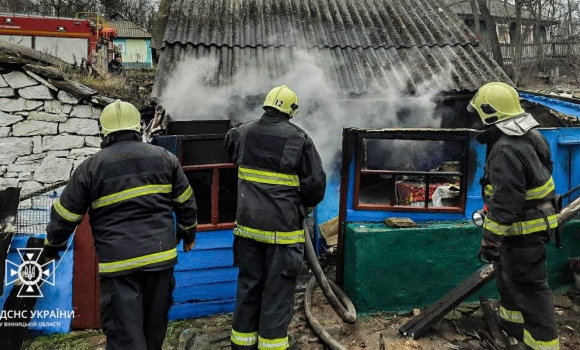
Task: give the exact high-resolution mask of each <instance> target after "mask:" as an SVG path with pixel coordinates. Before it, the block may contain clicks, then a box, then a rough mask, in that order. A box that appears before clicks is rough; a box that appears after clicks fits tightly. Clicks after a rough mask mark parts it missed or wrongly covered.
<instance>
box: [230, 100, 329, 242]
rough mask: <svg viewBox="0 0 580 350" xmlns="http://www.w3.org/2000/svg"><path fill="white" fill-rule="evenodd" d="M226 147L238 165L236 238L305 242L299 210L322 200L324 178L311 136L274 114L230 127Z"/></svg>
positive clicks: (275, 112) (270, 112)
mask: <svg viewBox="0 0 580 350" xmlns="http://www.w3.org/2000/svg"><path fill="white" fill-rule="evenodd" d="M225 148H226V150H227V151H228V153H229V155H230V158H231V159H232V162H233V163H234V164H236V165H238V203H237V206H238V207H237V215H236V228H235V229H234V234H235V235H237V236H240V237H245V238H250V239H254V240H256V241H259V242H264V243H271V244H293V243H300V242H304V231H303V230H302V216H301V213H300V206H301V205H303V206H305V207H308V208H313V207H315V206H316V205H317V204H318V203H320V201H322V199H323V198H324V191H325V188H326V174H325V173H324V170H323V168H322V162H321V160H320V156H319V155H318V152H317V151H316V148H315V147H314V143H313V142H312V140H311V139H310V137H309V136H308V135H307V134H306V133H305V132H304V131H302V130H301V129H300V128H298V127H297V126H295V125H294V124H292V123H290V121H289V118H288V117H287V116H284V114H282V113H279V112H277V111H267V112H266V113H264V115H263V116H262V118H261V119H259V120H254V121H251V122H248V123H245V124H242V125H240V126H238V127H236V128H233V129H231V130H230V131H229V132H228V134H227V135H226V140H225Z"/></svg>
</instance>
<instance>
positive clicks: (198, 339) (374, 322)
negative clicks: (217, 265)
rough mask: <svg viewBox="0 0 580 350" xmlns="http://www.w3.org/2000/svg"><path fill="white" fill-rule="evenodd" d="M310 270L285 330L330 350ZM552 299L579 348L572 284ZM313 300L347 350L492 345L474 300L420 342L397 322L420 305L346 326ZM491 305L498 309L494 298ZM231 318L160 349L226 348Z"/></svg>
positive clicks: (91, 341) (50, 342)
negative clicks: (321, 332) (316, 326)
mask: <svg viewBox="0 0 580 350" xmlns="http://www.w3.org/2000/svg"><path fill="white" fill-rule="evenodd" d="M334 258H335V257H334V256H333V255H332V254H327V255H323V256H322V257H321V265H322V267H323V270H324V271H325V273H326V274H327V276H328V277H329V278H332V277H333V275H334V270H335V268H334V266H335V265H334ZM308 272H309V270H308V267H307V266H306V264H305V265H304V267H303V274H302V275H301V276H300V277H299V279H298V283H297V286H296V290H297V293H296V301H295V307H294V317H293V319H292V323H291V325H290V329H289V334H290V336H291V344H295V345H298V346H299V347H300V349H301V350H326V349H328V348H327V347H325V346H324V344H323V343H322V342H321V340H320V339H319V338H318V336H317V335H316V334H315V333H314V331H313V330H312V328H311V327H310V325H309V323H308V320H307V319H306V314H305V312H304V289H305V287H306V283H307V282H308V280H309V279H310V275H309V274H308ZM492 283H493V282H492ZM553 297H554V304H555V307H556V314H557V318H558V325H559V328H560V342H561V347H560V348H561V349H563V350H564V349H570V350H572V349H580V291H578V290H577V289H576V288H574V287H571V288H570V289H569V290H568V291H563V292H553ZM312 304H313V308H312V309H313V313H314V315H315V317H316V318H317V319H318V321H319V322H320V324H322V325H323V326H324V327H325V328H326V329H327V330H328V332H329V333H330V334H331V335H332V336H333V337H334V338H335V339H337V340H338V341H339V342H340V343H341V344H342V345H343V346H344V347H345V348H346V349H349V350H351V349H352V350H362V349H365V350H366V349H373V350H374V349H377V350H379V349H381V345H380V344H381V338H382V339H383V340H382V342H383V343H384V349H385V350H388V349H393V350H439V349H459V350H484V349H490V347H486V346H485V345H484V344H483V343H481V342H480V341H479V336H478V334H477V332H478V331H481V329H482V328H486V326H485V321H484V318H483V313H482V311H481V309H480V308H479V305H478V304H473V303H471V304H462V305H460V306H459V307H457V308H456V309H454V310H452V311H451V312H450V313H449V314H448V315H446V316H445V317H444V318H443V319H442V320H441V321H440V322H438V323H437V324H436V325H435V326H434V327H432V329H431V330H430V331H429V333H428V334H427V335H425V336H424V337H422V338H420V339H418V340H412V339H409V338H403V337H401V336H400V335H399V332H398V329H399V327H400V326H402V325H403V324H405V323H406V322H407V321H409V320H410V319H411V318H412V317H413V316H414V315H418V314H419V313H420V310H418V309H415V310H413V313H412V314H403V315H398V314H393V313H377V314H372V315H359V316H358V319H357V321H356V323H355V324H345V323H343V322H342V320H341V319H340V317H338V316H337V315H336V314H335V312H334V311H333V310H332V308H331V307H330V306H329V305H328V303H327V302H326V299H325V297H324V295H323V294H322V292H321V291H320V289H316V290H315V291H314V295H313V303H312ZM492 304H493V306H494V307H496V305H495V304H496V303H495V302H494V303H492ZM231 322H232V315H231V314H221V315H215V316H211V317H206V318H198V319H192V320H182V321H176V322H170V324H169V327H168V330H167V337H166V340H165V344H164V346H163V350H194V349H195V350H213V349H228V348H229V346H230V342H229V336H230V329H231ZM23 349H28V350H44V349H51V350H104V349H105V337H104V335H103V334H102V333H101V332H100V331H96V330H87V331H75V332H72V333H70V334H67V335H54V336H48V337H39V338H35V339H31V340H29V341H27V343H26V345H25V346H24V348H23ZM515 349H518V348H515Z"/></svg>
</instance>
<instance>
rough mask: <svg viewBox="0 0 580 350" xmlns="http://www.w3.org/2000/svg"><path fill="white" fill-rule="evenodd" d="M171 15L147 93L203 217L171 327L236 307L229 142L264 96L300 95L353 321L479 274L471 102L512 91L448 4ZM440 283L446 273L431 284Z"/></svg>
mask: <svg viewBox="0 0 580 350" xmlns="http://www.w3.org/2000/svg"><path fill="white" fill-rule="evenodd" d="M166 19H167V23H166V24H165V28H166V30H165V34H164V37H163V40H162V41H161V42H160V43H157V45H156V46H157V47H156V49H157V52H160V60H159V66H158V71H157V76H156V80H155V85H154V90H153V96H154V97H155V98H156V99H157V101H159V103H160V104H161V105H162V106H163V107H164V108H165V110H166V111H167V113H168V115H169V116H170V118H171V121H170V122H169V124H168V125H167V128H166V130H164V132H162V133H160V134H157V135H155V136H154V137H153V139H152V142H154V143H156V144H157V145H159V146H162V147H164V148H166V149H168V150H169V151H171V152H172V153H174V154H176V155H177V157H178V159H179V160H180V162H181V165H182V167H183V169H184V171H185V173H186V176H187V177H188V179H189V180H190V183H191V186H192V188H193V190H194V192H195V196H196V200H197V202H198V207H199V214H198V223H199V226H198V236H197V242H196V246H195V249H194V250H193V251H192V252H189V253H187V254H184V253H183V252H182V251H181V246H179V247H178V255H179V256H178V259H179V263H178V265H177V266H176V268H175V271H176V272H175V278H176V287H175V291H174V294H173V298H174V305H173V307H172V308H171V310H170V318H171V319H185V318H193V317H199V316H204V315H210V314H215V313H220V312H231V311H232V310H233V308H234V305H235V292H236V279H237V268H236V267H234V266H233V253H232V243H233V232H232V230H233V227H234V220H235V208H236V198H237V195H236V193H237V169H236V168H235V166H234V165H233V164H231V163H229V160H228V157H227V156H226V154H225V152H224V150H223V138H224V136H225V133H226V132H227V130H228V129H229V128H230V127H231V125H234V124H235V123H238V122H244V121H247V120H251V119H256V118H258V117H259V116H260V115H261V113H262V108H261V106H262V103H263V100H264V97H265V94H266V93H267V92H268V91H269V90H270V89H271V88H272V87H274V86H277V85H281V84H288V85H289V86H290V87H291V88H292V89H294V90H295V91H296V92H297V94H298V99H299V105H300V109H299V111H298V114H297V115H296V117H295V118H294V120H293V121H294V122H295V123H296V124H297V125H299V126H301V127H302V128H303V129H305V131H307V132H308V133H309V135H310V136H311V137H312V139H313V140H314V143H315V145H316V147H317V149H318V151H319V153H320V154H321V157H322V159H323V162H324V166H325V169H326V172H327V174H328V186H327V191H326V198H325V200H324V201H323V203H321V204H320V205H319V206H318V207H317V208H316V209H315V212H314V218H315V221H316V224H315V227H316V228H317V229H316V235H315V243H316V247H317V248H318V247H320V246H322V244H319V241H318V225H319V224H323V223H326V222H329V221H330V220H331V219H333V218H335V217H337V216H338V217H339V218H338V221H339V222H340V224H341V225H340V226H341V227H342V230H341V232H340V234H339V239H338V248H339V249H338V259H339V261H338V263H339V266H338V276H337V277H338V280H339V282H341V283H342V284H343V286H344V288H345V290H346V291H347V293H348V294H349V296H350V297H351V298H352V300H353V301H354V302H355V304H356V306H357V308H358V310H359V311H361V312H369V311H375V310H397V309H406V308H408V305H410V304H413V305H414V306H415V307H420V306H423V305H425V304H427V303H429V302H432V301H433V300H434V298H436V297H438V296H439V295H440V294H441V292H442V291H443V290H445V289H449V288H450V287H451V286H453V285H454V284H455V283H456V282H457V281H458V280H461V279H462V278H463V277H465V276H466V275H468V274H469V273H471V272H472V271H473V270H474V269H475V268H476V267H477V265H478V264H479V263H478V262H477V259H476V258H475V255H476V251H473V252H472V251H471V247H472V246H473V245H474V244H477V243H478V242H479V237H478V233H477V230H476V228H475V227H471V226H472V225H471V224H470V223H469V222H467V221H466V220H467V219H468V218H469V217H470V216H471V211H472V210H473V209H474V208H478V206H480V204H481V199H479V201H478V199H476V197H477V195H478V193H477V186H478V184H477V180H478V179H479V176H481V171H482V167H483V164H484V159H485V150H484V148H483V147H482V146H479V145H477V144H476V143H475V142H474V136H475V135H476V134H477V131H475V130H472V129H469V128H475V127H477V126H478V124H477V123H478V118H477V117H476V116H474V115H471V114H469V113H467V112H466V106H467V104H468V102H469V100H470V99H471V97H472V96H473V94H474V92H475V91H476V90H477V89H478V88H479V87H480V86H481V85H483V84H485V83H487V82H490V81H503V82H507V83H511V81H510V80H509V78H508V76H507V75H506V74H505V72H504V71H503V70H501V68H500V67H499V66H498V65H497V64H496V63H495V62H494V61H493V60H492V59H491V57H490V55H489V54H488V53H487V52H486V51H485V50H484V48H483V47H482V46H481V44H480V42H479V41H478V40H477V38H476V37H475V35H473V33H472V32H471V31H470V30H469V29H468V28H467V27H466V26H465V25H464V24H463V23H462V22H461V21H460V20H459V19H458V18H457V17H456V16H455V14H453V13H450V12H449V11H448V10H447V9H446V6H445V5H444V4H443V3H442V2H441V1H439V0H436V1H434V0H382V1H374V2H372V1H347V0H325V1H323V0H305V1H296V0H277V1H274V0H264V1H252V0H236V1H233V0H230V1H212V0H174V1H172V4H171V9H170V13H169V15H168V16H167V18H166ZM34 84H35V85H38V84H37V83H34ZM51 94H52V95H54V93H51ZM52 95H51V96H52ZM89 101H90V102H91V103H92V99H89V98H85V99H82V101H80V102H78V103H83V104H88V103H89ZM49 104H50V103H49ZM44 106H46V102H45V103H44ZM526 106H527V107H526V108H528V109H529V110H531V111H533V112H534V113H535V115H536V116H537V117H538V119H539V120H540V121H541V123H542V125H543V126H545V127H552V128H555V129H550V131H549V132H551V133H552V136H551V140H552V145H553V147H555V148H557V147H564V146H558V145H559V144H558V142H559V141H558V140H560V139H561V140H563V141H562V142H568V144H571V145H574V144H575V143H574V142H576V138H575V137H576V136H575V134H574V133H575V132H576V131H575V129H574V128H570V129H569V131H566V134H562V133H561V131H560V129H558V127H560V126H564V125H565V124H564V123H563V122H562V120H561V119H560V118H558V117H557V116H556V115H555V114H554V113H552V112H551V111H550V110H548V109H546V108H544V107H542V106H541V105H540V104H533V103H529V104H527V105H526ZM95 107H96V105H95ZM44 108H45V107H44ZM73 108H74V107H73ZM73 111H74V109H73ZM71 113H72V112H71ZM29 114H30V113H29ZM35 114H36V113H35ZM68 117H70V118H73V117H75V118H76V117H78V116H76V115H75V116H72V115H71V114H70V113H69V114H68ZM68 117H67V121H63V122H61V123H67V122H68ZM17 118H20V117H17ZM22 119H25V116H22ZM86 119H87V120H93V121H94V122H95V123H96V120H94V119H96V117H95V116H87V117H86ZM19 120H20V119H19ZM87 123H88V122H87ZM92 124H94V123H92ZM59 127H60V125H59ZM344 128H346V129H344ZM57 130H61V129H57ZM552 130H555V131H552ZM91 132H93V131H92V129H91ZM57 133H61V131H57ZM70 133H73V132H72V131H71V132H70ZM35 136H36V135H35ZM35 136H31V137H32V138H33V137H35ZM49 136H50V137H53V135H46V136H42V140H43V141H44V138H48V139H49V140H50V137H49ZM57 136H61V135H56V134H55V135H54V137H57ZM78 136H80V135H78ZM95 136H96V134H95ZM27 137H28V136H27ZM38 138H39V137H37V139H38ZM343 138H344V140H343ZM95 139H96V138H95ZM89 140H91V142H89ZM92 141H93V138H92V137H91V138H90V139H89V136H88V135H87V136H85V137H84V138H83V142H84V143H83V147H84V146H85V145H86V146H89V145H90V146H91V147H96V146H94V143H92ZM578 143H579V144H580V141H579V142H578ZM343 145H344V146H343ZM79 147H80V146H79ZM566 147H568V146H566ZM73 148H76V146H75V147H73ZM67 150H68V148H67ZM560 151H561V152H560V153H559V157H561V158H562V161H563V162H564V160H565V159H568V160H570V159H571V158H570V157H572V153H573V152H572V150H571V148H566V149H563V150H560ZM15 152H16V151H15ZM77 152H80V151H75V150H74V149H71V150H70V151H69V153H67V155H68V156H70V155H71V154H76V153H77ZM51 154H52V153H51ZM59 154H60V153H58V154H57V153H54V155H55V156H57V155H59ZM62 154H63V155H64V152H63V153H62ZM27 155H28V154H27ZM27 155H26V156H27ZM22 156H25V155H22ZM48 156H49V154H47V157H48ZM566 157H567V158H566ZM73 164H74V163H73ZM563 164H564V163H563ZM71 169H72V166H71ZM558 171H560V177H559V179H563V178H564V177H565V176H568V180H567V182H566V183H564V182H560V183H559V185H558V186H559V187H558V191H561V190H562V191H566V190H567V189H569V188H571V187H572V186H573V184H571V181H570V178H571V175H570V174H571V173H570V171H569V170H566V169H564V168H562V169H560V170H558ZM562 181H563V180H562ZM421 189H422V190H423V192H421ZM436 192H437V195H435V193H436ZM434 197H435V198H434ZM397 216H398V217H410V218H412V219H413V220H415V221H417V222H419V223H420V225H419V226H418V227H416V228H409V229H399V230H398V231H395V230H394V229H391V231H389V229H388V228H386V226H385V225H384V224H383V223H382V221H383V220H384V219H385V218H389V217H397ZM433 221H438V222H437V223H435V224H433V223H431V222H433ZM361 222H370V224H366V223H365V224H362V223H361ZM461 228H463V229H461ZM75 235H76V236H75V241H74V244H72V245H71V251H73V250H74V257H75V258H74V261H73V259H72V257H71V256H70V254H69V256H68V257H67V259H69V260H67V261H68V263H67V264H69V265H65V266H68V269H70V270H73V271H79V272H78V273H75V274H74V275H75V278H74V280H73V281H71V280H70V279H66V278H65V277H63V278H59V279H58V281H59V282H58V283H57V286H58V288H59V289H58V290H59V292H58V293H61V294H60V295H62V296H63V297H62V298H60V299H59V300H61V301H62V300H65V299H66V300H65V301H64V302H65V303H66V302H68V303H69V304H70V305H72V309H73V310H74V314H75V317H74V320H73V321H72V327H73V328H99V327H100V321H99V316H98V315H99V307H98V298H97V294H96V293H95V292H94V291H95V290H96V288H97V283H98V282H97V262H96V259H95V255H94V249H92V243H91V241H90V239H91V238H90V237H91V236H90V227H89V226H88V222H87V221H86V220H85V221H84V222H83V223H82V224H81V225H80V226H79V228H78V229H77V231H76V234H75ZM455 238H457V239H455ZM454 239H455V240H454ZM570 247H571V248H570V249H572V246H570ZM563 257H564V255H562V259H563ZM458 262H459V263H458ZM403 265H404V266H405V267H406V269H398V267H400V266H403ZM451 267H453V270H452V271H451V273H449V274H445V273H446V272H445V269H447V268H451ZM370 274H372V275H370ZM437 274H439V275H444V274H445V276H449V278H439V279H438V283H439V284H437V285H435V286H434V287H433V288H425V286H424V285H422V284H424V283H425V281H430V280H432V279H433V276H436V275H437ZM376 276H382V277H381V278H376ZM57 277H60V276H57ZM411 277H412V278H411ZM564 280H565V278H564ZM46 288H47V289H48V288H50V286H46ZM418 288H419V289H422V290H425V293H426V294H425V293H423V294H420V293H416V291H417V289H418ZM429 291H430V292H429ZM409 296H413V298H409ZM45 299H47V300H48V299H49V298H45ZM61 309H62V308H61ZM69 309H71V308H66V310H69ZM68 322H69V323H64V322H63V324H65V325H66V326H68V325H70V322H71V321H70V320H69V321H68ZM58 331H59V332H61V331H63V330H62V329H59V330H58Z"/></svg>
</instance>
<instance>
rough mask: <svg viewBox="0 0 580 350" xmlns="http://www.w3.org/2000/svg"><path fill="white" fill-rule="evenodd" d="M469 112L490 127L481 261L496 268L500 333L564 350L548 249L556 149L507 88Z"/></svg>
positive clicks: (493, 90)
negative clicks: (550, 279) (550, 282)
mask: <svg viewBox="0 0 580 350" xmlns="http://www.w3.org/2000/svg"><path fill="white" fill-rule="evenodd" d="M468 110H469V111H470V112H477V113H478V114H479V116H480V118H481V120H482V122H483V124H484V125H486V129H485V131H483V132H482V133H481V134H480V135H478V138H477V139H478V141H479V142H480V143H483V144H486V145H487V147H488V157H487V163H486V165H485V173H484V177H483V178H482V179H481V184H482V187H483V188H482V192H483V197H484V201H485V204H486V208H487V212H486V214H485V221H484V224H483V239H482V243H481V250H480V253H481V254H482V255H483V256H484V257H485V258H486V259H487V260H488V261H490V262H493V264H494V269H495V277H496V282H497V287H498V290H499V294H500V296H501V300H500V312H499V315H500V319H501V325H502V327H503V329H504V330H506V332H507V333H508V334H509V335H510V336H512V337H515V338H517V339H519V340H520V341H523V342H524V343H525V345H526V347H527V348H528V349H534V350H557V349H559V340H558V327H557V324H556V315H555V311H554V305H553V302H552V298H551V296H550V290H549V288H548V279H547V271H546V249H545V245H546V243H547V242H549V241H550V236H551V233H552V232H553V230H555V229H556V228H557V226H558V219H557V216H556V203H555V186H554V180H553V179H552V160H551V154H550V148H549V146H548V143H547V141H546V139H545V138H544V136H543V135H542V134H540V132H538V131H537V130H536V129H534V128H535V127H536V126H538V125H539V124H538V122H537V121H536V120H535V119H534V118H533V117H532V116H531V115H530V114H528V113H526V112H525V111H524V110H523V109H522V107H521V105H520V100H519V95H518V92H517V91H516V90H515V89H514V88H513V87H511V86H509V85H507V84H505V83H500V82H492V83H488V84H485V85H484V86H482V87H481V88H480V89H479V90H478V91H477V93H476V94H475V96H474V97H473V99H472V100H471V102H470V103H469V106H468Z"/></svg>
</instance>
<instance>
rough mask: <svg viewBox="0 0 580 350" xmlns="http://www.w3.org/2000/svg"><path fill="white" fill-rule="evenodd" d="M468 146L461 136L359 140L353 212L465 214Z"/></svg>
mask: <svg viewBox="0 0 580 350" xmlns="http://www.w3.org/2000/svg"><path fill="white" fill-rule="evenodd" d="M369 136H370V135H369ZM467 147H468V140H467V137H461V136H459V135H454V136H450V135H445V134H440V135H437V134H433V133H430V134H429V135H428V137H426V136H425V135H421V134H420V133H405V134H401V135H399V134H397V133H384V134H380V135H372V137H363V136H362V135H361V138H360V139H359V143H358V151H357V154H358V155H359V157H358V160H357V173H356V186H355V203H354V204H355V209H370V210H395V211H440V212H441V211H443V212H457V211H463V210H464V205H465V193H466V185H467V181H466V173H467V170H466V169H467V164H466V163H467V151H468V149H467Z"/></svg>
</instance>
